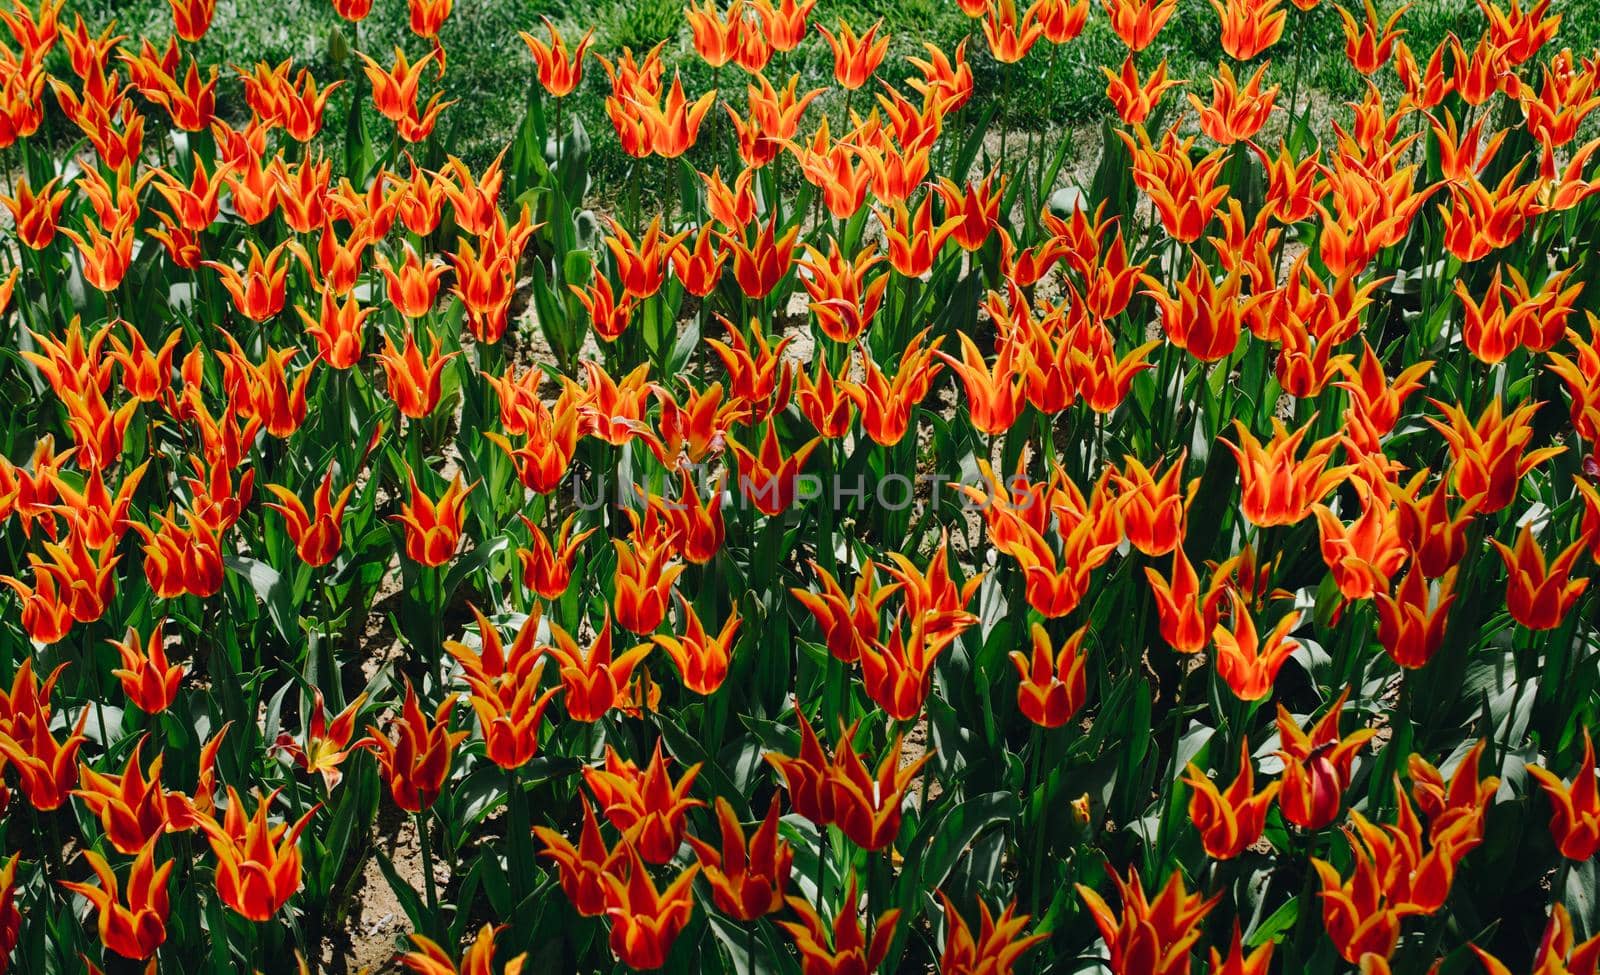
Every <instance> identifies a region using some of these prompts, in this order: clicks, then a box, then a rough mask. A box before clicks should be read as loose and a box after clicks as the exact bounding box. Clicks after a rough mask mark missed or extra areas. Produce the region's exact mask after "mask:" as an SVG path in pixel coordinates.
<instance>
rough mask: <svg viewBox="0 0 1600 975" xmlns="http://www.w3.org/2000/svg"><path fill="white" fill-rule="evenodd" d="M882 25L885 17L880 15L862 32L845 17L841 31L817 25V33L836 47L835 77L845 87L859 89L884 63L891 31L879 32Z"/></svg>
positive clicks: (834, 60) (840, 25)
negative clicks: (854, 27) (875, 21)
mask: <svg viewBox="0 0 1600 975" xmlns="http://www.w3.org/2000/svg"><path fill="white" fill-rule="evenodd" d="M882 27H883V20H882V19H881V18H880V19H879V20H878V22H877V23H875V24H873V25H872V26H871V27H869V28H867V31H866V32H865V33H864V34H861V35H859V36H858V35H857V34H856V32H855V31H854V30H852V29H851V27H850V25H849V24H848V23H846V22H845V20H844V19H843V18H842V17H841V18H840V19H839V29H838V32H837V33H835V32H833V31H830V30H828V28H826V27H824V26H822V25H821V24H818V25H817V33H819V34H821V35H822V36H823V38H824V39H825V40H826V41H827V42H828V47H829V48H830V49H832V51H833V77H834V80H835V81H837V82H838V83H839V86H840V87H841V88H844V89H845V90H846V91H855V90H857V89H859V88H860V87H861V86H863V85H865V84H866V83H867V82H868V81H869V80H870V79H871V78H872V75H873V72H875V71H877V70H878V65H880V64H882V63H883V56H884V55H885V54H887V53H888V51H889V35H887V34H884V35H883V36H881V37H880V36H879V35H878V31H879V30H880V29H881V28H882Z"/></svg>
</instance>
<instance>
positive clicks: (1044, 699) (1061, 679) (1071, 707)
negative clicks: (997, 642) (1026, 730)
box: [1010, 623, 1089, 728]
mask: <svg viewBox="0 0 1600 975" xmlns="http://www.w3.org/2000/svg"><path fill="white" fill-rule="evenodd" d="M1088 632H1089V630H1088V627H1079V628H1078V629H1077V630H1076V631H1074V632H1073V634H1072V635H1071V636H1069V637H1067V639H1066V640H1065V641H1064V642H1063V643H1062V644H1061V648H1060V650H1057V649H1055V646H1054V644H1053V643H1052V642H1051V640H1050V635H1049V634H1048V633H1047V632H1045V628H1044V627H1043V626H1040V625H1039V624H1038V623H1035V624H1033V627H1032V630H1031V633H1032V636H1033V652H1032V655H1031V656H1030V655H1028V654H1024V653H1023V652H1022V651H1020V650H1013V651H1011V655H1010V656H1011V663H1012V664H1013V665H1015V666H1016V668H1017V676H1018V678H1019V681H1020V683H1018V684H1017V709H1018V710H1019V711H1021V712H1022V714H1023V716H1024V717H1026V718H1027V719H1028V720H1029V721H1032V722H1033V723H1034V724H1036V725H1039V726H1040V727H1041V728H1059V727H1061V726H1062V725H1064V724H1066V723H1067V722H1068V721H1069V720H1071V719H1072V716H1073V715H1074V714H1077V713H1078V710H1079V709H1080V708H1082V707H1083V702H1084V699H1085V698H1086V697H1087V696H1088V685H1087V682H1086V680H1085V673H1086V671H1087V667H1088V663H1089V658H1088V655H1087V654H1085V653H1084V652H1083V640H1084V637H1086V636H1087V635H1088Z"/></svg>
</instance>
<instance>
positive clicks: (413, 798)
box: [367, 680, 467, 813]
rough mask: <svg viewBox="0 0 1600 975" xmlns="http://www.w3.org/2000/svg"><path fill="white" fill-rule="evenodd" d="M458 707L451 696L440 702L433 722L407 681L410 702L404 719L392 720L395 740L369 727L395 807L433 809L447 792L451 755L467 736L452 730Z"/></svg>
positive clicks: (370, 742) (404, 709)
mask: <svg viewBox="0 0 1600 975" xmlns="http://www.w3.org/2000/svg"><path fill="white" fill-rule="evenodd" d="M455 706H456V695H454V694H451V695H448V696H447V697H445V699H444V700H443V701H441V702H440V703H439V707H438V710H436V711H435V712H434V716H433V723H432V724H431V725H430V724H429V723H428V717H427V715H425V714H423V713H422V707H421V706H420V705H419V704H418V703H417V690H416V688H414V687H412V686H411V682H410V681H409V680H408V681H407V682H406V700H405V704H404V706H403V707H402V709H401V713H400V717H399V718H398V719H392V720H391V721H390V724H389V727H390V734H393V735H394V738H393V739H392V740H391V739H390V738H389V737H388V735H385V734H384V733H383V732H382V731H380V730H379V729H378V728H377V726H375V725H368V726H367V735H368V741H367V747H369V748H371V749H372V750H373V752H374V753H375V754H376V755H377V757H378V766H379V767H380V768H381V769H382V770H383V774H384V777H385V778H387V779H388V780H389V794H390V795H392V796H393V797H394V804H395V805H396V806H399V807H400V808H401V809H403V810H405V811H406V812H410V813H418V812H422V811H423V810H424V809H428V808H430V807H431V806H432V805H433V804H434V802H435V801H436V800H437V799H438V798H439V793H440V792H442V791H443V790H444V783H445V779H446V778H448V777H449V775H450V756H451V753H452V752H454V751H455V748H456V746H457V745H459V744H461V742H462V741H464V740H465V739H466V737H467V732H465V731H455V732H452V731H451V730H450V712H451V711H452V710H454V708H455Z"/></svg>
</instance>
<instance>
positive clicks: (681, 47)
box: [69, 0, 1600, 197]
mask: <svg viewBox="0 0 1600 975" xmlns="http://www.w3.org/2000/svg"><path fill="white" fill-rule="evenodd" d="M1095 2H1096V7H1095V9H1094V10H1093V12H1092V13H1091V16H1090V20H1089V26H1088V28H1087V29H1086V30H1085V32H1084V34H1083V35H1082V36H1081V37H1079V38H1078V39H1077V40H1076V41H1074V42H1072V43H1070V44H1067V45H1065V46H1063V47H1062V48H1060V49H1059V50H1058V51H1055V52H1054V53H1052V46H1051V45H1050V44H1049V43H1047V42H1044V41H1041V42H1040V43H1039V44H1038V45H1036V46H1035V48H1034V49H1033V51H1032V53H1031V54H1030V55H1029V56H1028V57H1027V58H1026V59H1024V60H1023V61H1022V62H1021V63H1019V64H1016V65H1010V66H1003V65H1000V64H998V63H997V62H995V61H994V59H993V58H991V57H990V56H989V54H988V50H987V47H986V46H985V44H984V42H983V38H982V37H981V35H979V36H975V37H974V38H973V41H972V42H971V43H969V45H968V58H969V60H970V61H971V63H972V66H973V71H974V76H975V82H976V94H975V96H974V97H975V101H977V102H979V103H980V104H982V102H983V101H984V100H992V99H995V98H1000V99H1001V104H1000V105H999V106H997V107H996V108H997V111H998V113H999V116H1000V118H1001V120H1002V124H1004V125H1006V126H1007V127H1009V128H1011V129H1012V130H1013V131H1018V130H1029V131H1035V132H1046V133H1049V132H1056V131H1059V130H1061V129H1063V128H1070V127H1078V126H1083V125H1085V124H1091V123H1097V122H1098V121H1100V120H1101V119H1103V118H1106V117H1108V116H1111V115H1112V114H1113V113H1112V111H1111V106H1110V103H1109V102H1108V101H1107V99H1106V97H1105V93H1104V90H1105V78H1104V76H1103V75H1102V74H1101V72H1100V66H1101V65H1111V66H1115V65H1116V64H1118V63H1120V62H1121V60H1122V58H1123V57H1124V55H1125V54H1126V51H1125V49H1124V48H1123V47H1122V45H1121V43H1120V42H1119V41H1118V40H1117V38H1116V36H1115V35H1114V34H1113V33H1112V32H1111V29H1110V27H1109V25H1108V24H1107V22H1106V18H1105V14H1104V11H1103V10H1102V9H1101V8H1100V7H1099V6H1098V0H1095ZM71 9H76V10H78V11H81V12H83V13H84V15H85V18H86V19H89V20H91V21H93V24H94V26H96V27H98V26H101V25H103V24H104V23H106V22H107V21H108V20H109V19H110V18H111V17H113V16H114V17H116V18H117V21H118V24H119V32H120V33H128V34H131V35H133V36H140V35H144V36H149V37H161V36H165V35H167V34H170V32H171V20H170V17H171V15H170V13H169V10H168V6H167V0H90V2H81V0H80V2H79V3H76V4H70V5H69V13H70V10H71ZM1392 9H1393V8H1392V6H1389V5H1385V6H1383V7H1381V8H1380V13H1382V14H1383V15H1384V16H1387V14H1388V13H1389V12H1390V11H1391V10H1392ZM1553 9H1554V10H1555V11H1557V12H1560V13H1562V14H1563V15H1564V20H1563V23H1562V28H1561V31H1560V34H1559V35H1558V38H1557V41H1556V44H1555V45H1553V46H1552V48H1551V49H1547V50H1546V52H1545V55H1546V56H1548V55H1549V54H1550V53H1553V50H1554V49H1558V48H1560V47H1563V46H1570V47H1572V48H1573V50H1574V51H1575V52H1577V53H1579V54H1583V55H1587V54H1592V53H1593V52H1594V50H1595V48H1596V46H1597V42H1600V0H1576V2H1568V3H1561V2H1559V0H1558V2H1557V3H1556V4H1555V5H1554V8H1553ZM682 11H683V3H682V2H680V0H605V2H599V3H563V2H539V0H536V2H525V0H457V2H456V5H455V11H454V13H453V14H452V15H451V17H450V19H449V21H448V22H447V23H446V25H445V28H444V31H443V33H442V40H443V42H444V45H445V49H446V51H447V53H448V56H449V64H450V70H449V73H448V76H447V78H446V85H447V91H448V93H449V94H448V97H450V98H456V99H459V100H460V101H459V102H458V103H457V104H456V105H454V106H452V107H451V108H450V109H448V110H447V111H446V112H445V114H444V117H443V119H442V121H441V123H440V125H439V128H438V130H437V132H436V134H435V137H434V141H435V144H436V145H438V146H441V147H444V148H445V149H447V150H448V151H450V152H452V153H454V154H456V155H459V156H462V157H463V158H464V159H466V160H467V161H468V162H469V163H471V164H473V165H474V167H480V166H482V165H485V164H486V163H487V162H488V160H490V159H492V158H493V157H494V155H495V154H496V153H497V152H499V150H500V148H502V146H503V145H504V143H505V142H506V140H507V138H508V137H509V135H510V133H511V131H512V130H513V129H514V127H515V126H516V124H517V123H518V121H519V120H520V119H521V117H522V114H523V110H524V106H525V103H526V100H527V97H528V90H529V86H530V84H532V83H533V71H532V62H531V60H530V59H529V56H528V53H527V49H526V47H525V46H524V45H523V43H522V41H521V40H520V39H519V38H518V37H517V32H518V31H520V30H535V29H542V27H541V21H540V18H541V17H549V18H551V19H552V20H553V21H555V23H556V25H557V26H558V27H559V28H560V29H561V30H562V31H563V33H564V34H565V35H567V36H568V37H569V40H570V41H571V42H572V43H576V41H577V39H578V38H579V37H581V36H582V34H583V32H584V31H585V30H587V29H589V28H591V27H592V28H593V29H594V32H595V39H594V44H593V47H592V48H591V50H592V51H595V52H600V53H604V54H614V53H616V52H618V51H620V50H621V49H622V48H623V47H624V46H628V47H632V48H633V49H634V50H636V51H642V50H645V49H648V48H649V47H651V46H653V45H654V44H655V43H656V42H658V41H660V40H662V39H667V40H668V44H667V46H666V49H665V52H664V55H665V60H666V62H667V65H668V70H669V74H670V71H671V69H673V68H678V69H681V70H682V72H683V74H684V79H685V85H686V86H687V88H688V90H689V91H690V93H691V94H693V93H697V92H700V91H704V90H705V89H706V88H709V87H711V86H713V85H714V84H715V82H716V79H715V78H714V76H713V74H712V72H711V70H710V69H709V68H707V67H706V66H705V65H704V64H703V63H702V62H701V61H700V60H699V59H698V58H697V57H696V56H695V54H694V50H693V47H692V46H691V44H690V40H689V32H688V28H687V26H686V25H685V23H684V18H683V13H682ZM841 17H842V18H844V19H845V20H847V21H848V22H849V23H850V24H851V25H852V26H853V27H856V28H857V29H858V30H862V29H865V28H866V27H868V26H870V25H871V24H872V23H873V22H874V21H876V20H878V19H879V18H882V20H883V22H884V30H885V31H886V32H887V33H888V34H889V36H890V38H891V42H890V54H889V57H888V58H887V59H886V60H885V62H884V65H883V67H882V68H881V69H880V72H879V74H880V77H883V78H885V79H886V80H890V81H896V82H897V81H899V80H900V79H901V78H903V77H904V75H905V74H906V73H907V72H908V70H909V68H908V66H907V65H906V64H905V61H904V58H905V56H906V55H910V54H920V53H922V46H923V44H924V43H925V42H928V43H933V44H936V45H939V46H940V47H941V48H943V49H945V50H946V51H949V50H953V49H954V47H955V45H956V44H957V43H958V42H959V41H960V39H961V38H962V37H964V36H966V34H967V33H968V32H969V31H974V32H975V31H976V27H977V23H976V22H975V21H971V20H969V19H968V18H967V17H966V16H965V15H963V14H962V13H961V11H960V9H959V8H958V7H957V6H956V4H955V3H954V0H866V2H854V3H850V2H842V0H820V2H818V4H817V6H816V9H815V10H813V11H812V14H811V23H812V24H817V23H823V24H828V25H832V24H833V23H835V21H836V20H837V19H838V18H841ZM1297 21H1298V22H1299V24H1298V26H1297ZM1402 23H1403V26H1405V27H1406V28H1407V29H1408V31H1409V33H1408V35H1407V40H1408V42H1409V43H1410V44H1411V45H1412V47H1413V49H1414V50H1416V51H1418V52H1419V58H1425V57H1426V56H1427V53H1428V52H1430V51H1431V50H1432V49H1433V46H1434V45H1435V44H1437V43H1438V42H1439V41H1440V40H1442V39H1444V38H1445V37H1446V36H1447V34H1448V33H1450V32H1451V31H1454V32H1456V33H1457V34H1458V35H1460V36H1462V37H1466V38H1468V39H1469V43H1470V40H1471V39H1473V38H1475V37H1476V36H1477V34H1478V33H1479V32H1480V31H1481V30H1482V27H1483V23H1484V16H1483V14H1482V12H1481V11H1480V10H1479V9H1478V7H1477V6H1476V5H1475V4H1473V3H1463V2H1459V0H1456V2H1452V0H1423V2H1421V3H1418V4H1417V5H1416V6H1414V7H1413V9H1412V10H1411V11H1410V13H1408V14H1407V16H1406V17H1405V19H1404V20H1403V22H1402ZM353 35H354V32H352V29H351V26H350V25H349V24H347V23H345V22H344V21H342V20H340V19H339V18H338V16H337V15H335V14H334V12H333V9H332V5H331V4H330V3H328V2H327V0H219V2H218V4H217V15H216V19H215V21H214V24H213V27H212V29H211V32H210V34H208V35H207V37H206V38H205V41H204V43H205V44H206V45H208V46H211V50H212V52H213V55H214V52H215V50H216V48H217V47H220V48H221V49H222V51H223V52H224V54H225V60H226V61H227V62H229V63H232V64H237V65H243V66H248V65H251V64H254V63H255V62H257V61H268V62H272V63H277V62H279V61H282V60H284V59H285V58H292V59H293V60H294V62H295V63H296V64H297V65H301V66H305V67H309V68H310V69H311V70H312V72H313V73H314V74H315V75H316V77H317V78H318V79H319V80H320V81H322V82H331V81H333V80H336V79H338V78H340V77H343V76H345V74H346V73H347V72H349V71H352V70H358V65H359V62H354V63H352V62H353V59H352V57H351V56H350V55H349V53H348V51H349V49H350V46H351V43H352V41H356V42H358V43H359V44H360V46H361V49H362V50H364V51H366V52H368V53H369V54H370V55H371V56H373V57H374V58H376V59H377V60H379V61H380V62H382V63H384V64H385V65H387V64H389V63H390V62H391V61H392V51H393V48H394V47H396V46H399V47H401V48H403V49H404V50H405V51H406V52H407V54H408V55H409V56H412V57H416V56H419V55H421V54H422V53H423V52H424V49H425V46H426V45H425V43H424V42H423V41H421V40H420V39H419V38H417V37H415V36H414V35H412V34H411V33H410V32H409V30H408V29H407V28H406V3H405V0H376V2H375V3H374V4H373V9H372V13H371V15H370V16H369V17H368V18H367V19H366V20H365V21H363V22H362V23H361V25H360V27H359V34H358V35H355V36H353ZM1297 48H1298V50H1299V56H1300V57H1301V58H1303V59H1304V63H1303V65H1302V67H1301V70H1302V71H1303V77H1302V86H1303V87H1305V88H1308V89H1310V90H1313V91H1316V92H1319V93H1321V95H1322V96H1324V97H1326V98H1328V99H1332V100H1335V101H1338V100H1344V99H1348V98H1352V97H1356V96H1358V95H1359V94H1360V92H1361V90H1362V85H1363V82H1362V80H1361V78H1360V77H1359V76H1358V75H1357V74H1356V73H1355V72H1354V71H1353V70H1352V69H1351V68H1350V67H1349V65H1348V64H1347V63H1346V62H1345V59H1344V55H1343V50H1344V36H1343V33H1342V31H1341V28H1340V21H1339V17H1338V12H1337V11H1336V10H1335V8H1334V7H1333V5H1332V3H1331V0H1324V2H1323V3H1321V4H1320V5H1319V6H1318V7H1317V8H1315V9H1314V10H1313V11H1311V13H1310V14H1309V15H1308V16H1304V17H1302V15H1301V14H1300V13H1299V12H1298V11H1294V10H1291V11H1290V24H1289V27H1288V28H1287V30H1286V32H1285V36H1284V40H1283V41H1282V42H1281V43H1280V44H1278V45H1277V46H1276V47H1275V48H1274V49H1273V50H1272V51H1271V52H1269V53H1270V54H1271V55H1272V56H1273V58H1274V60H1273V63H1272V64H1271V66H1270V68H1269V72H1268V73H1269V80H1270V81H1271V82H1274V83H1280V84H1282V85H1283V86H1284V91H1285V94H1280V99H1279V100H1280V104H1281V103H1283V102H1284V101H1285V99H1286V93H1287V91H1288V89H1289V87H1290V86H1291V78H1292V74H1293V70H1294V61H1295V56H1296V51H1297ZM1160 57H1165V58H1167V59H1168V61H1169V62H1170V71H1171V76H1172V77H1174V78H1182V79H1188V80H1189V81H1190V82H1191V86H1190V87H1191V89H1192V90H1196V91H1197V92H1198V93H1199V94H1200V95H1201V96H1202V97H1209V85H1208V84H1207V82H1206V79H1207V77H1208V76H1209V75H1210V73H1211V72H1212V71H1213V70H1214V69H1215V66H1216V64H1217V62H1218V60H1219V59H1220V58H1221V57H1222V52H1221V48H1220V46H1219V44H1218V26H1217V15H1216V13H1215V11H1213V10H1212V8H1211V6H1210V4H1209V3H1208V2H1206V0H1180V3H1179V5H1178V9H1177V12H1176V13H1175V14H1174V15H1173V17H1172V19H1171V20H1170V21H1169V22H1168V23H1167V26H1166V27H1165V29H1164V30H1162V32H1161V34H1160V35H1159V37H1158V38H1157V39H1156V42H1155V44H1154V45H1153V46H1152V48H1151V49H1150V50H1147V51H1146V52H1144V54H1143V55H1142V58H1141V63H1142V64H1149V63H1153V61H1155V60H1156V59H1158V58H1160ZM831 71H832V55H831V52H830V51H829V48H828V46H827V45H826V44H825V43H823V42H822V41H821V39H820V38H818V37H813V38H811V39H808V41H807V42H806V43H804V44H802V45H801V46H800V48H798V49H797V50H795V51H791V52H789V53H787V54H777V55H775V56H774V58H773V61H772V63H771V64H769V66H768V68H767V74H768V76H769V77H770V78H773V79H774V81H775V83H779V84H781V82H782V80H783V79H785V78H787V77H788V76H789V74H791V73H794V72H798V73H799V74H800V75H801V86H802V90H805V88H806V87H810V86H820V85H822V84H823V83H824V79H825V78H827V77H828V76H829V75H830V73H831ZM745 79H746V76H745V74H744V73H743V72H742V71H739V70H737V69H736V68H733V67H730V68H728V69H725V70H724V72H723V75H722V79H721V80H722V87H723V89H724V92H723V94H724V95H725V96H726V97H727V98H729V99H731V100H732V102H733V104H734V105H735V106H739V105H742V103H743V100H744V92H743V85H744V82H745ZM430 80H431V79H430ZM608 90H609V89H608V83H607V79H606V75H605V72H604V71H603V70H601V68H600V65H599V64H598V63H597V62H595V61H594V60H592V59H591V60H590V61H589V62H588V65H587V68H586V70H585V73H584V80H583V85H582V87H581V88H580V89H579V90H578V92H577V93H575V94H574V96H573V97H572V98H571V99H569V100H568V107H569V110H575V111H576V112H577V113H578V115H579V117H580V118H581V119H582V121H583V123H584V125H585V127H586V128H587V130H588V132H589V135H590V137H591V139H592V142H593V160H592V163H591V165H592V172H593V173H594V175H595V191H596V193H597V195H599V196H601V197H605V196H608V195H611V194H609V193H608V192H607V186H613V187H614V186H616V185H620V183H621V181H622V180H623V179H624V174H625V173H626V168H627V165H628V162H629V160H628V159H627V157H625V156H624V155H623V154H622V153H621V151H620V149H619V148H618V146H617V143H616V139H615V137H614V134H613V133H611V131H610V122H609V121H608V120H607V119H606V117H605V113H604V109H603V107H602V101H603V98H604V96H605V94H606V93H607V92H608ZM238 92H239V82H238V80H237V78H236V77H233V78H226V79H224V81H223V84H222V86H221V88H220V90H219V97H218V107H219V109H220V110H221V111H222V112H223V113H224V114H225V115H226V114H227V113H228V112H229V111H230V109H233V110H239V109H242V108H243V103H242V99H240V98H239V97H238ZM1002 93H1005V94H1002ZM348 94H349V88H348V86H347V87H346V89H344V90H342V91H340V92H339V93H338V94H337V95H336V96H335V99H334V102H333V103H331V104H330V107H329V110H328V112H327V114H326V116H325V119H326V124H327V125H328V126H330V127H336V126H337V125H338V122H337V120H339V119H342V118H344V116H345V111H346V109H345V107H344V106H345V105H346V104H347V103H346V102H345V101H344V98H346V97H348ZM864 103H865V99H864V98H862V97H861V96H860V95H859V94H858V96H857V102H856V105H855V107H856V108H857V109H860V108H861V107H862V106H863V105H864ZM822 108H823V109H824V110H826V111H829V112H830V113H832V114H833V115H835V116H836V117H838V116H842V114H843V109H844V106H843V104H842V102H840V101H839V100H838V99H837V98H836V99H835V100H834V101H832V102H829V103H824V104H823V105H822ZM813 111H815V109H813ZM375 117H376V116H374V118H375ZM720 124H726V121H725V120H723V121H721V122H720ZM814 124H815V122H814V120H813V122H812V123H811V124H810V125H807V126H806V127H805V129H806V130H807V131H809V129H810V128H811V127H812V126H813V125H814ZM371 131H374V132H379V131H386V129H384V128H382V127H380V126H379V125H377V124H376V123H375V124H374V125H373V126H372V127H371Z"/></svg>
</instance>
